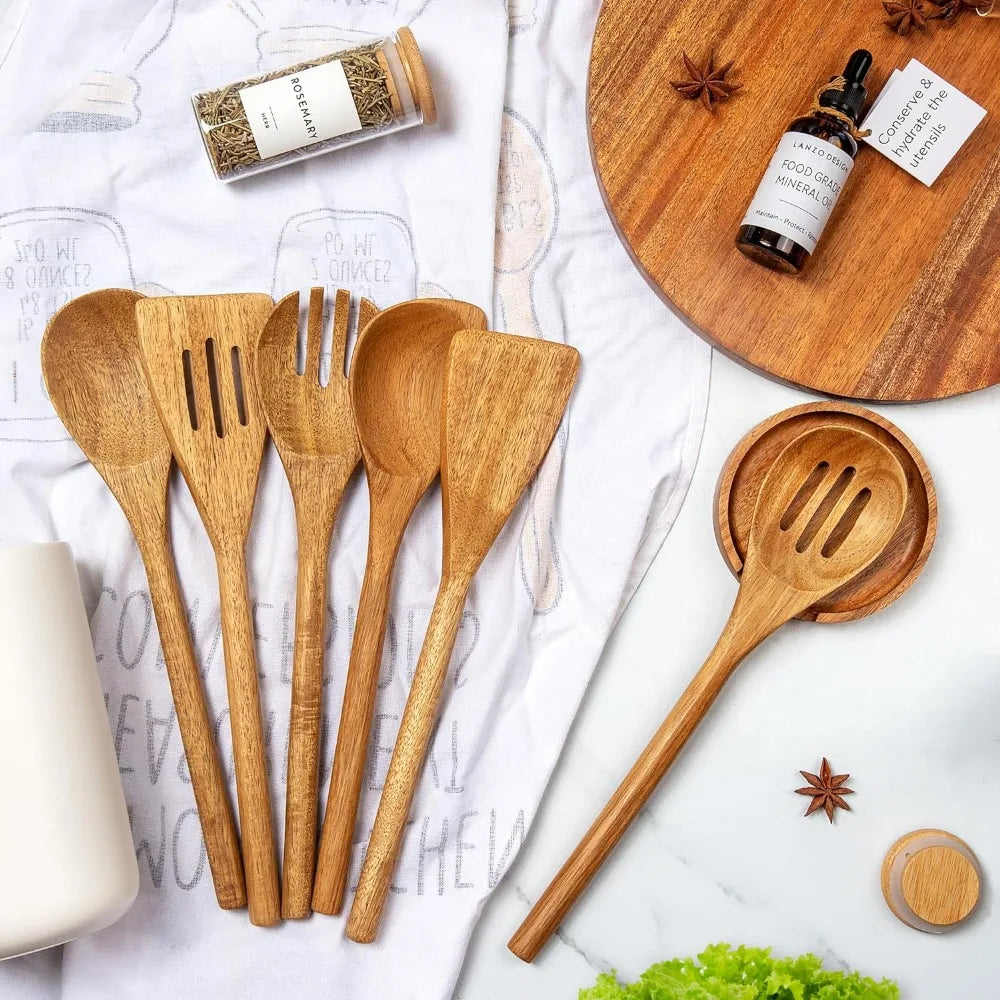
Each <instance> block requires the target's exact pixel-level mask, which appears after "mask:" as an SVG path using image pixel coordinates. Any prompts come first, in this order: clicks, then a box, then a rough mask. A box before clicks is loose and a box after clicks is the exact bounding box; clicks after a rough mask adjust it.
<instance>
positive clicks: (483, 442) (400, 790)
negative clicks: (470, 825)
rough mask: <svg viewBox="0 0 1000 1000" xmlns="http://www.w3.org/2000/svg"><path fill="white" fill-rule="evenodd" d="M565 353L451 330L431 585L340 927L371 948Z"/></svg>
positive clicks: (566, 362) (556, 412)
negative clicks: (437, 563)
mask: <svg viewBox="0 0 1000 1000" xmlns="http://www.w3.org/2000/svg"><path fill="white" fill-rule="evenodd" d="M579 362H580V358H579V354H578V353H577V352H576V351H575V350H574V349H573V348H571V347H567V346H565V345H563V344H553V343H549V342H547V341H544V340H536V339H534V338H527V337H515V336H511V335H510V334H503V333H483V332H479V331H462V332H461V333H458V334H456V335H455V337H454V338H453V340H452V342H451V348H450V349H449V353H448V360H447V363H446V366H445V374H444V412H443V418H442V429H441V435H442V436H441V496H442V507H443V516H444V539H443V558H442V567H441V585H440V588H439V590H438V596H437V601H436V602H435V604H434V610H433V612H432V613H431V620H430V624H429V625H428V627H427V635H426V637H425V639H424V645H423V649H422V650H421V653H420V660H419V662H418V664H417V669H416V673H415V674H414V677H413V683H412V685H411V687H410V693H409V697H408V698H407V701H406V709H405V711H404V713H403V719H402V722H401V723H400V727H399V736H398V738H397V740H396V747H395V750H394V751H393V755H392V762H391V764H390V765H389V775H388V777H387V778H386V782H385V786H384V788H383V791H382V799H381V801H380V802H379V808H378V814H377V816H376V817H375V827H374V829H373V830H372V836H371V840H370V842H369V844H368V853H367V855H366V856H365V862H364V867H363V869H362V872H361V882H360V884H359V886H358V891H357V894H356V895H355V897H354V904H353V906H352V908H351V914H350V917H349V919H348V922H347V936H348V937H349V938H351V939H352V940H354V941H361V942H368V941H373V940H374V939H375V935H376V933H377V931H378V925H379V921H380V919H381V916H382V909H383V907H384V905H385V900H386V896H387V894H388V891H389V885H390V882H391V880H392V874H393V869H394V868H395V866H396V857H397V855H398V852H399V846H400V842H401V840H402V837H403V830H404V828H405V826H406V820H407V817H408V815H409V811H410V805H411V803H412V801H413V796H414V793H415V791H416V788H417V784H418V782H419V779H420V774H421V771H422V769H423V765H424V758H425V757H426V755H427V747H428V743H429V741H430V737H431V732H432V729H433V726H434V721H435V718H436V715H437V709H438V702H439V700H440V697H441V691H442V688H443V686H444V681H445V676H446V674H447V671H448V664H449V661H450V660H451V654H452V650H453V648H454V645H455V636H456V633H457V631H458V626H459V623H460V621H461V617H462V609H463V608H464V606H465V597H466V594H467V593H468V590H469V585H470V584H471V583H472V578H473V576H474V575H475V573H476V570H477V569H478V568H479V566H480V564H481V563H482V561H483V559H484V558H485V556H486V553H487V552H488V551H489V548H490V546H491V545H492V544H493V542H494V540H495V539H496V537H497V535H498V534H499V533H500V529H501V528H502V527H503V525H504V523H505V522H506V520H507V518H508V517H509V516H510V514H511V511H512V510H513V509H514V506H515V504H516V503H517V501H518V498H519V497H520V496H521V494H522V493H523V492H524V489H525V487H526V486H527V485H528V483H529V481H530V480H531V477H532V476H533V475H534V474H535V471H536V470H537V468H538V466H539V464H540V462H541V461H542V459H543V458H544V457H545V452H546V451H547V450H548V447H549V445H550V443H551V442H552V438H553V436H554V435H555V432H556V429H557V427H558V426H559V421H560V419H561V417H562V414H563V411H564V410H565V408H566V404H567V402H568V401H569V395H570V392H571V390H572V388H573V383H574V382H575V380H576V373H577V369H578V367H579Z"/></svg>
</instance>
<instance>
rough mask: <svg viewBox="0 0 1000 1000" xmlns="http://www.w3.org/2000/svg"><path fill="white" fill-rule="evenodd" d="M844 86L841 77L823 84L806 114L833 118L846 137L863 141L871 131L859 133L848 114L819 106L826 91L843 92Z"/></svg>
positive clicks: (866, 130) (836, 109)
mask: <svg viewBox="0 0 1000 1000" xmlns="http://www.w3.org/2000/svg"><path fill="white" fill-rule="evenodd" d="M846 86H847V81H846V80H845V79H844V78H843V77H842V76H837V77H834V78H833V79H832V80H831V81H830V82H829V83H824V84H823V86H822V87H820V88H819V90H817V91H816V96H815V97H814V98H813V102H812V105H811V107H810V108H809V110H808V111H807V112H806V114H807V115H811V114H816V113H818V114H822V115H827V116H829V117H830V118H835V119H836V120H837V121H838V122H840V124H841V125H843V126H844V128H845V129H846V131H847V133H848V135H850V136H851V138H852V139H855V140H857V139H865V138H867V137H868V136H870V135H871V134H872V131H871V129H865V130H864V131H861V130H859V129H858V126H857V124H856V123H855V121H854V119H853V118H852V117H851V116H850V115H849V114H846V113H845V112H843V111H840V110H839V109H838V108H830V107H827V106H826V105H825V104H820V98H821V97H822V96H823V95H824V94H825V93H826V92H827V91H828V90H843V89H844V87H846Z"/></svg>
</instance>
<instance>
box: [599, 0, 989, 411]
mask: <svg viewBox="0 0 1000 1000" xmlns="http://www.w3.org/2000/svg"><path fill="white" fill-rule="evenodd" d="M884 18H885V14H884V12H883V11H882V7H881V4H880V3H878V2H877V0H810V2H808V3H805V2H802V0H719V2H718V3H715V4H705V3H702V2H701V0H672V2H670V3H658V2H656V0H606V2H605V3H604V6H603V8H602V10H601V15H600V18H599V20H598V24H597V31H596V34H595V38H594V47H593V52H592V57H591V66H590V81H589V84H590V88H589V98H588V104H589V118H590V130H591V142H592V147H593V154H594V162H595V165H596V169H597V174H598V179H599V181H600V184H601V186H602V190H603V193H604V196H605V200H606V202H607V205H608V209H609V211H610V213H611V215H612V218H613V219H614V220H615V222H616V224H617V226H618V229H619V232H620V234H621V236H622V238H623V240H624V242H625V244H626V246H627V247H628V248H629V249H630V250H631V252H632V254H633V256H634V257H635V259H636V261H637V262H638V264H639V266H640V267H641V269H642V270H643V271H644V273H645V274H646V276H647V278H648V279H649V281H650V282H651V283H652V285H653V286H654V287H655V288H657V289H658V290H660V291H661V292H662V294H663V295H664V296H665V297H666V298H667V299H668V301H669V302H671V303H672V304H673V305H674V306H675V307H676V308H677V309H679V310H680V311H681V312H683V313H684V314H685V315H686V316H687V317H688V318H689V319H690V320H691V322H692V323H693V324H694V325H695V327H696V328H697V329H698V330H699V331H700V332H701V333H702V334H703V335H704V336H705V337H707V338H708V339H709V340H710V341H711V342H712V343H713V344H715V345H716V346H717V347H719V348H720V349H721V350H723V351H725V352H726V353H727V354H729V355H731V356H733V357H735V358H737V359H740V360H743V361H745V362H746V363H748V364H749V365H751V366H753V367H755V368H758V369H760V370H761V371H763V372H766V373H768V374H770V375H773V376H774V377H776V378H779V379H782V380H784V381H787V382H791V383H793V384H797V385H801V386H805V387H808V388H812V389H816V390H819V391H821V392H825V393H829V394H831V395H838V396H848V397H857V398H861V399H872V400H886V401H889V400H920V399H935V398H939V397H943V396H950V395H954V394H956V393H961V392H968V391H970V390H973V389H979V388H983V387H985V386H989V385H993V384H995V383H996V382H998V381H1000V337H998V336H997V334H998V327H1000V142H998V140H1000V74H997V73H996V71H995V66H996V60H997V57H998V56H1000V21H997V20H988V19H985V18H980V17H975V16H970V17H965V18H963V19H961V20H960V21H959V22H958V24H957V25H956V26H955V27H954V28H950V29H945V28H943V27H941V26H940V25H939V24H932V25H931V26H929V28H928V30H927V31H926V32H919V31H918V32H914V33H912V34H911V35H909V36H908V37H901V36H899V35H896V34H895V33H893V32H892V31H890V30H889V29H888V28H887V27H886V26H885V25H884V24H883V23H882V22H883V20H884ZM859 47H864V48H868V49H870V50H871V52H872V53H873V55H874V57H875V67H874V69H873V71H872V72H871V74H870V75H869V79H868V87H869V92H870V94H872V95H873V96H874V95H875V94H877V93H878V92H879V90H880V89H881V87H882V85H883V84H884V83H885V81H886V80H887V78H888V76H889V74H890V73H891V71H892V70H893V68H896V67H899V68H902V67H903V66H905V64H906V63H907V62H908V61H909V59H910V58H911V57H912V58H916V59H919V60H920V61H921V62H923V63H924V64H925V65H927V66H929V67H930V68H931V69H933V70H934V71H935V72H937V73H938V74H939V75H940V76H942V77H944V78H945V79H946V80H948V81H949V82H950V83H952V84H953V85H954V86H956V87H958V88H959V89H960V90H962V91H963V92H964V93H966V94H968V95H969V97H971V98H972V99H973V100H975V101H976V102H978V103H979V104H981V105H982V106H984V107H985V108H986V109H987V111H988V112H989V114H988V115H987V117H986V118H985V120H984V121H983V122H982V123H981V124H980V126H979V127H978V129H977V130H976V131H975V132H974V133H973V135H972V137H971V138H970V139H969V141H968V142H967V143H966V145H965V146H964V147H963V148H962V149H961V151H960V152H959V154H958V155H957V156H956V158H955V159H954V160H953V161H952V163H951V164H950V165H949V166H948V167H947V169H946V170H945V172H944V173H943V174H942V175H941V177H940V178H939V179H938V180H937V181H936V182H935V183H934V185H933V186H932V187H930V188H927V187H925V186H924V185H923V184H921V183H920V182H919V181H917V180H916V179H914V178H913V177H911V176H910V175H909V174H907V173H906V172H904V171H903V170H902V169H901V168H899V167H897V166H895V165H894V164H893V163H891V162H890V161H889V160H888V159H886V158H885V157H883V156H881V155H880V154H879V153H877V152H876V151H875V150H873V149H870V148H868V147H867V146H865V145H864V144H863V146H862V150H861V153H860V154H859V157H858V160H857V164H856V166H855V169H854V172H853V174H852V176H851V178H850V180H849V182H848V184H847V186H846V188H845V191H844V194H843V196H842V197H841V201H840V204H839V205H838V206H837V208H836V210H835V212H834V215H833V218H832V219H831V221H830V224H829V226H828V227H827V230H826V232H825V233H824V234H823V237H822V239H821V240H820V244H819V247H818V249H817V252H816V253H815V254H814V255H813V257H812V258H811V259H810V260H809V261H808V262H807V263H806V266H805V268H804V270H803V272H802V273H801V274H800V275H797V276H789V275H784V274H777V273H774V272H771V271H768V270H767V269H766V268H764V267H761V266H760V265H759V264H756V263H754V262H753V261H750V260H748V259H747V258H745V257H744V256H743V255H742V254H740V253H739V252H738V251H737V250H736V249H735V247H734V245H733V241H734V239H735V237H736V233H737V231H738V229H739V226H740V223H741V221H742V219H743V213H744V211H745V210H746V207H747V205H748V204H749V203H750V200H751V198H752V196H753V193H754V191H755V190H756V187H757V184H758V182H759V181H760V178H761V176H762V175H763V173H764V169H765V167H766V166H767V163H768V161H769V159H770V157H771V154H772V152H773V151H774V148H775V146H776V144H777V142H778V140H779V138H780V137H781V135H782V133H783V132H784V130H785V128H786V126H787V124H788V122H789V121H790V120H791V119H793V118H795V117H797V116H798V115H800V114H801V113H803V112H804V111H805V110H806V109H807V108H808V106H809V104H810V101H811V98H812V95H813V94H814V92H815V90H816V89H817V87H819V86H820V85H821V84H822V83H824V82H826V81H827V80H828V79H829V78H830V77H832V76H835V75H836V74H837V73H839V72H840V71H841V70H842V69H843V66H844V63H845V62H846V60H847V58H848V56H849V55H850V54H851V52H852V51H853V50H854V49H856V48H859ZM712 49H714V50H715V51H716V54H717V62H719V61H721V62H728V61H729V60H734V61H735V66H734V68H733V70H732V71H731V72H730V74H729V77H727V79H729V80H732V81H733V82H737V83H740V84H742V89H741V90H740V92H739V93H738V94H737V95H736V96H735V97H734V98H733V99H731V100H730V101H728V102H727V103H724V104H722V105H720V106H719V108H718V110H717V111H716V112H715V114H709V113H707V112H706V111H705V109H704V108H703V107H702V106H701V105H700V103H699V102H697V101H688V100H684V99H683V98H682V97H681V95H680V94H678V93H677V92H676V91H674V90H673V88H672V87H670V85H669V82H668V81H670V80H673V79H683V78H684V76H685V73H684V67H683V64H682V63H681V52H682V51H686V52H687V53H688V54H689V55H691V56H692V57H693V58H694V59H695V60H696V61H697V60H703V59H705V58H707V56H708V54H709V52H710V51H711V50H712Z"/></svg>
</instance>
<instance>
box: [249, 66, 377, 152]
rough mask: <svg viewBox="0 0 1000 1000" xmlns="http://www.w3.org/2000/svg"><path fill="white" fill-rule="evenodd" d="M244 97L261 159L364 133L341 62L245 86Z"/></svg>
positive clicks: (251, 129)
mask: <svg viewBox="0 0 1000 1000" xmlns="http://www.w3.org/2000/svg"><path fill="white" fill-rule="evenodd" d="M239 95H240V100H241V101H242V102H243V108H244V110H245V111H246V116H247V123H248V124H249V126H250V131H251V132H252V133H253V138H254V142H256V143H257V149H258V150H259V152H260V156H261V159H268V158H269V157H271V156H279V155H281V154H282V153H290V152H291V151H292V150H293V149H301V148H302V147H303V146H311V145H312V144H313V143H314V142H322V141H323V140H325V139H332V138H334V137H335V136H338V135H345V134H346V133H348V132H359V131H361V128H362V125H361V118H360V117H359V116H358V109H357V108H356V107H355V104H354V98H353V96H352V95H351V87H350V84H349V83H348V82H347V74H346V73H345V72H344V66H343V63H341V61H340V60H339V59H335V60H333V61H332V62H326V63H322V64H321V65H319V66H313V67H312V68H310V69H304V70H301V71H299V72H295V73H289V74H288V75H287V76H281V77H278V79H277V80H268V81H266V82H265V83H258V84H254V85H253V86H250V87H244V88H243V89H242V90H241V91H240V92H239Z"/></svg>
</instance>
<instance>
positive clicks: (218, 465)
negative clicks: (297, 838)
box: [135, 294, 281, 926]
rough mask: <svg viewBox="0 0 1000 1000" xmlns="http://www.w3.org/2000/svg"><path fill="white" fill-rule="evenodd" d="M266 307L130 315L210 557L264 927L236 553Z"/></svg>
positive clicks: (270, 840) (264, 852)
mask: <svg viewBox="0 0 1000 1000" xmlns="http://www.w3.org/2000/svg"><path fill="white" fill-rule="evenodd" d="M273 305H274V303H273V302H272V301H271V299H270V297H269V296H267V295H255V294H242V295H235V294H234V295H195V296H173V297H166V298H151V299H140V300H139V301H138V302H137V303H136V307H135V315H136V321H137V324H138V328H139V343H140V346H141V348H142V360H143V367H144V368H145V371H146V378H147V381H148V382H149V388H150V391H151V392H152V394H153V400H154V401H155V403H156V409H157V412H158V413H159V415H160V420H161V422H162V423H163V428H164V430H165V431H166V432H167V437H168V438H169V439H170V445H171V447H172V449H173V452H174V457H175V458H176V459H177V464H178V465H179V466H180V468H181V472H182V473H183V474H184V479H185V480H186V481H187V484H188V488H189V489H190V490H191V495H192V496H193V497H194V502H195V504H196V505H197V507H198V511H199V513H200V514H201V518H202V521H203V522H204V524H205V530H206V531H207V533H208V537H209V539H210V540H211V542H212V548H213V549H214V550H215V558H216V563H217V565H218V571H219V595H220V601H221V607H222V639H223V648H224V652H225V659H226V684H227V688H228V692H229V712H230V724H231V727H232V735H233V755H234V757H235V763H236V797H237V802H238V805H239V815H240V834H241V837H242V841H243V865H244V870H245V873H246V884H247V899H248V905H249V910H250V920H251V921H252V922H253V923H255V924H259V925H264V926H266V925H269V924H273V923H276V922H277V921H278V920H279V919H280V916H281V913H280V904H279V890H278V866H277V858H276V855H275V848H274V835H273V830H272V821H271V802H270V799H269V797H268V786H267V755H266V752H265V747H264V733H263V727H262V725H261V715H260V696H259V692H258V683H257V656H256V653H255V651H254V636H253V621H252V618H251V614H250V597H249V593H248V587H247V576H246V555H245V552H244V547H245V545H246V538H247V533H248V532H249V530H250V519H251V516H252V514H253V506H254V498H255V496H256V493H257V478H258V475H259V474H260V463H261V457H262V455H263V452H264V438H265V436H266V434H267V425H266V424H265V422H264V414H263V412H262V410H261V405H260V397H259V395H258V392H257V387H256V383H255V379H254V366H253V355H254V350H255V348H256V344H257V338H258V336H259V335H260V331H261V329H263V326H264V324H265V323H266V322H267V318H268V316H269V315H270V313H271V309H272V307H273Z"/></svg>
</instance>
